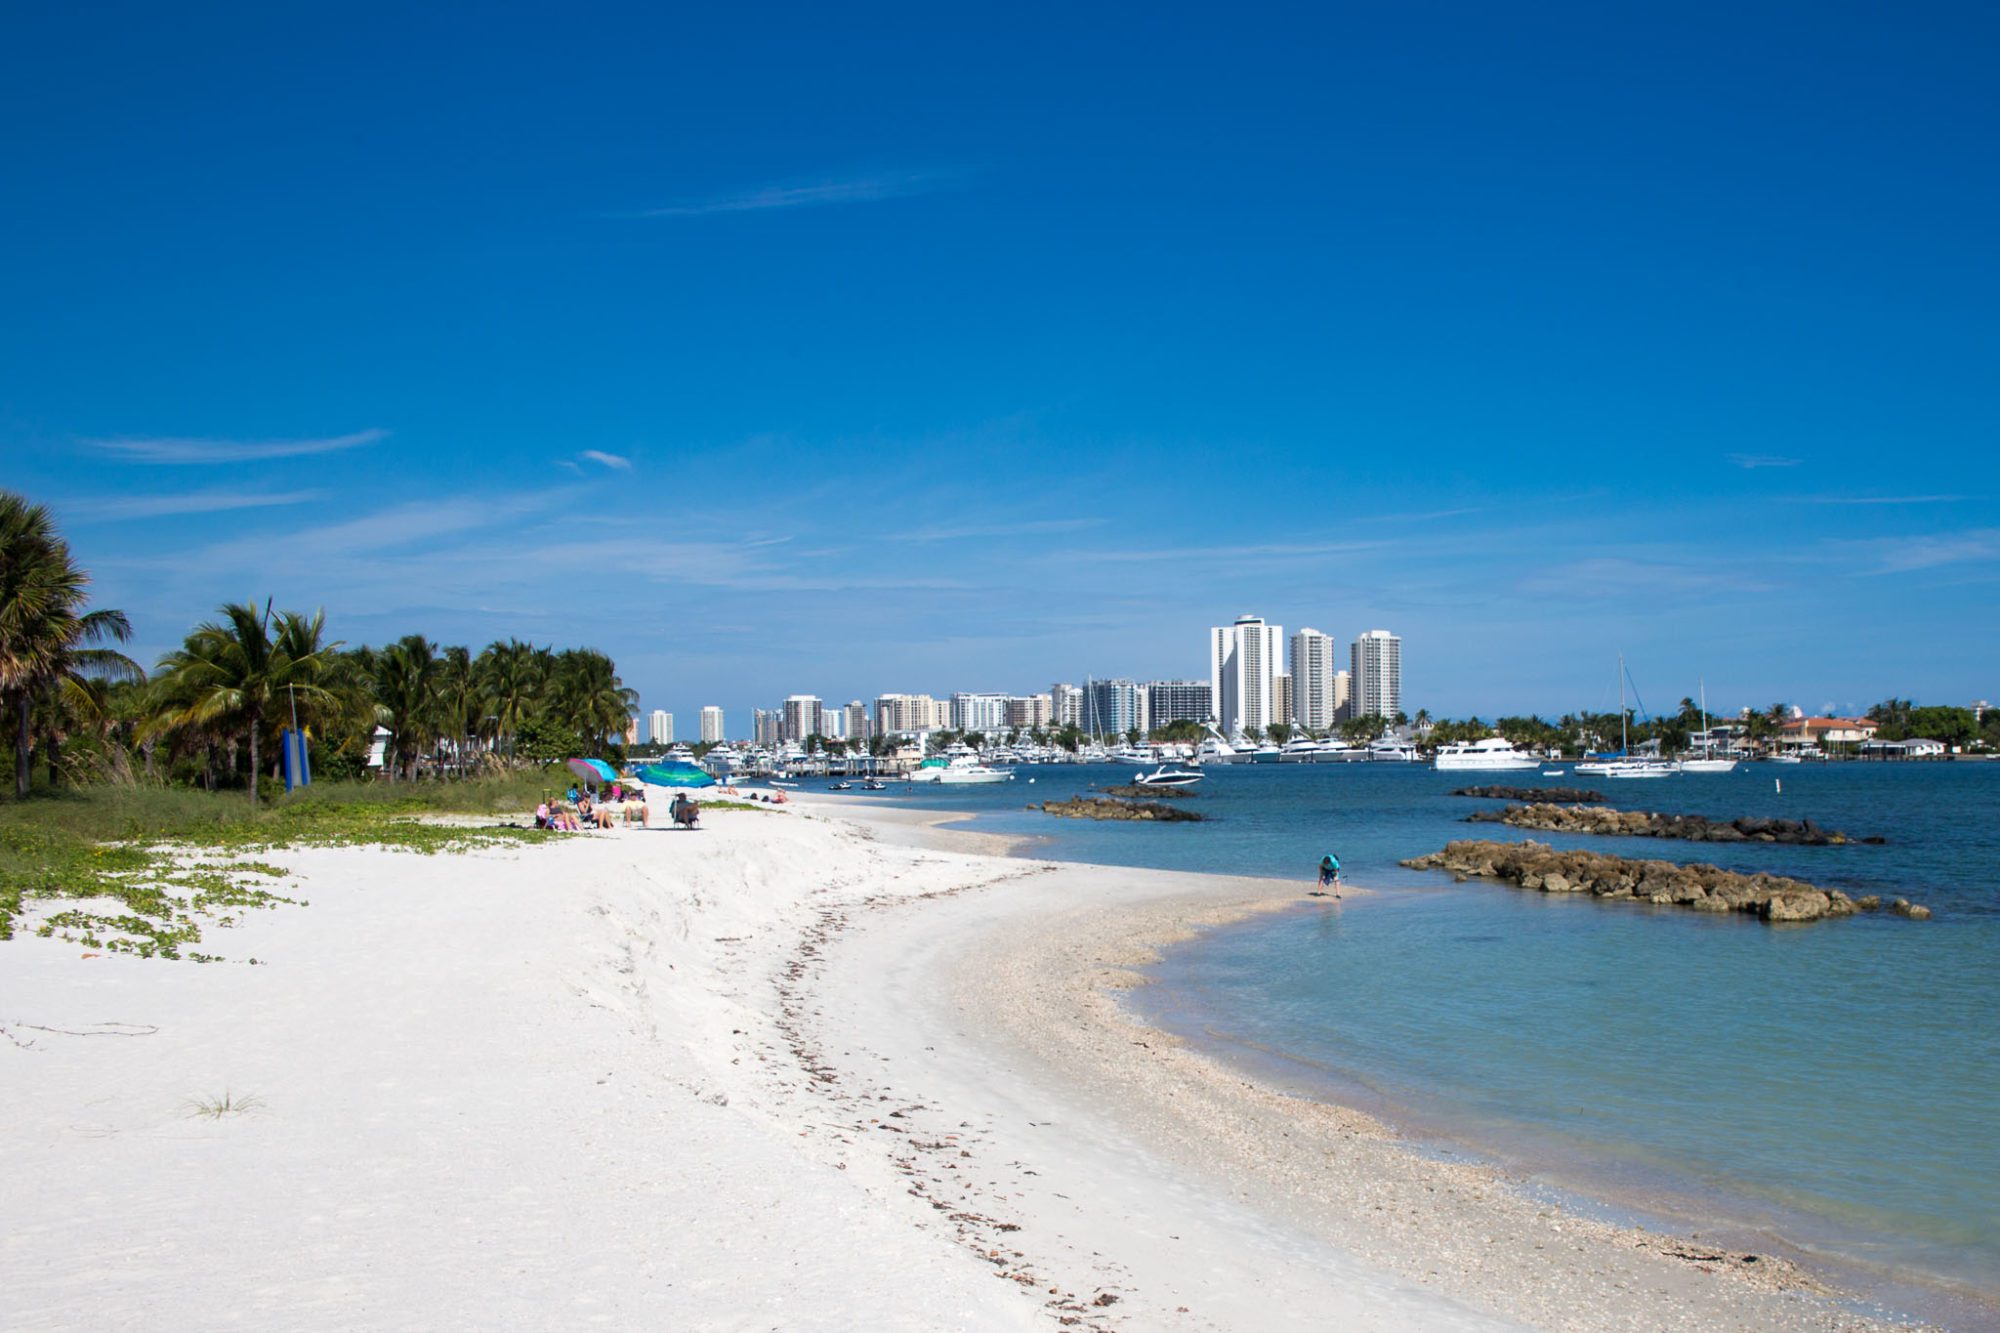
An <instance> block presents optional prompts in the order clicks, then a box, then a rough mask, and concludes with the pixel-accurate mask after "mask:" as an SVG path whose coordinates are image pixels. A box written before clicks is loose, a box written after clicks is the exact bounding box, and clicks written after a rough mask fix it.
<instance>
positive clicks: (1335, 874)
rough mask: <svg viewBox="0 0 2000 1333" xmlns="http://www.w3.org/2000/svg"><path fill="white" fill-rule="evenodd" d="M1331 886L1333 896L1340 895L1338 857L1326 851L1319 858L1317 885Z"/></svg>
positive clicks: (1322, 886)
mask: <svg viewBox="0 0 2000 1333" xmlns="http://www.w3.org/2000/svg"><path fill="white" fill-rule="evenodd" d="M1328 885H1332V886H1333V896H1334V897H1336V898H1338V897H1339V896H1340V858H1339V857H1337V856H1335V855H1334V854H1333V853H1332V852H1328V853H1327V854H1326V855H1325V856H1322V857H1321V858H1320V859H1319V886H1320V887H1321V888H1322V889H1323V888H1326V887H1327V886H1328Z"/></svg>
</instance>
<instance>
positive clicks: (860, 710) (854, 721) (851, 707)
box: [846, 699, 872, 741]
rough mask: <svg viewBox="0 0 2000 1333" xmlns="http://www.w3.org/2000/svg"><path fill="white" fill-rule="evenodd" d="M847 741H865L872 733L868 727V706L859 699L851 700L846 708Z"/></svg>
mask: <svg viewBox="0 0 2000 1333" xmlns="http://www.w3.org/2000/svg"><path fill="white" fill-rule="evenodd" d="M846 713H847V739H849V740H851V741H865V740H867V739H868V737H869V736H870V734H871V733H872V728H870V727H869V725H868V705H867V704H865V703H862V702H861V701H860V700H859V699H850V700H849V701H848V704H847V708H846Z"/></svg>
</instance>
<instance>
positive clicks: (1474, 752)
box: [1437, 736, 1542, 773]
mask: <svg viewBox="0 0 2000 1333" xmlns="http://www.w3.org/2000/svg"><path fill="white" fill-rule="evenodd" d="M1541 766H1542V761H1541V760H1540V759H1538V758H1536V757H1535V756H1534V755H1531V754H1528V753H1526V752H1524V751H1521V750H1517V749H1515V748H1514V742H1512V741H1510V740H1508V739H1507V738H1506V737H1504V736H1488V737H1487V738H1486V739H1485V740H1483V741H1473V742H1471V743H1470V744H1465V745H1446V746H1443V747H1442V748H1440V749H1439V750H1438V752H1437V769H1438V772H1440V773H1458V772H1466V773H1471V772H1480V773H1495V772H1500V771H1502V770H1508V769H1521V768H1540V767H1541Z"/></svg>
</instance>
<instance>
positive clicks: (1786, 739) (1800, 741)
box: [1778, 717, 1876, 754]
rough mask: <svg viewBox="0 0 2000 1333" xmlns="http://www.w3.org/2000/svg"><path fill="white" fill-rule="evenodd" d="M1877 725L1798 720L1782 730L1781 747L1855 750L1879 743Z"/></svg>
mask: <svg viewBox="0 0 2000 1333" xmlns="http://www.w3.org/2000/svg"><path fill="white" fill-rule="evenodd" d="M1875 725H1876V724H1875V723H1874V722H1872V721H1870V720H1869V719H1867V718H1865V717H1795V718H1793V719H1792V720H1791V721H1789V722H1787V723H1785V724H1784V726H1782V727H1780V728H1778V747H1779V748H1780V749H1784V750H1805V749H1813V748H1817V749H1820V750H1822V751H1825V752H1827V753H1829V754H1830V753H1832V752H1834V751H1835V750H1837V749H1845V750H1852V749H1854V748H1855V747H1857V746H1861V745H1866V744H1867V743H1868V742H1869V741H1872V740H1874V739H1875Z"/></svg>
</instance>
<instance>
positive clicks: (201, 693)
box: [0, 491, 637, 807]
mask: <svg viewBox="0 0 2000 1333" xmlns="http://www.w3.org/2000/svg"><path fill="white" fill-rule="evenodd" d="M89 585H90V576H89V575H88V574H87V573H85V572H84V571H83V570H81V569H79V568H78V567H77V565H76V563H75V561H74V559H73V558H72V555H71V552H70V549H69V545H68V543H67V542H65V541H64V540H63V539H62V537H61V536H60V535H59V534H58V533H57V531H56V527H55V521H54V519H53V517H52V516H51V515H50V513H49V511H48V510H47V509H46V508H45V507H44V506H41V505H36V504H31V503H29V502H28V501H27V500H26V499H24V498H22V497H21V496H19V495H15V494H13V493H11V492H7V491H0V703H4V708H0V744H5V745H6V746H8V747H9V748H11V749H12V750H13V753H14V760H15V770H14V773H15V781H14V795H15V798H16V799H25V798H26V797H27V796H28V795H29V794H30V790H31V787H32V773H33V769H34V767H35V764H34V760H35V759H36V758H41V759H43V760H44V761H45V767H46V770H47V778H46V785H47V786H49V787H60V786H72V787H74V786H87V785H91V784H110V785H127V786H131V785H139V786H145V785H164V786H169V787H172V786H197V785H198V786H200V787H201V788H202V789H203V790H205V791H211V792H213V791H219V790H224V789H235V790H240V791H242V792H244V793H245V794H246V795H247V797H248V801H247V804H249V805H251V806H253V807H254V806H256V805H257V804H258V803H259V801H260V800H261V799H262V797H263V793H264V790H265V789H266V788H268V787H271V786H274V785H276V784H277V782H278V780H279V776H280V770H279V763H278V745H277V741H278V731H279V729H280V728H282V727H286V726H289V725H292V724H293V723H294V722H296V724H297V725H298V726H300V727H301V728H303V729H304V730H305V731H306V733H307V735H308V736H309V737H310V738H311V740H312V762H313V770H314V775H315V777H318V778H321V779H335V780H338V779H341V778H353V777H360V776H362V775H363V774H365V773H367V772H368V771H369V768H368V761H369V755H370V750H371V747H372V746H373V744H374V742H375V740H376V733H377V728H378V727H380V728H384V729H385V730H386V733H387V736H386V746H385V750H386V753H385V759H386V763H385V764H384V765H383V767H382V770H381V771H382V775H383V776H384V777H386V778H387V779H388V780H389V781H390V782H391V783H397V782H402V781H408V780H411V779H421V778H438V777H453V778H457V777H465V776H470V775H476V774H493V773H501V772H505V771H508V770H509V769H512V768H515V767H517V766H522V765H534V764H541V763H548V762H552V761H555V760H560V759H566V758H569V757H571V756H574V755H580V754H587V755H608V756H612V757H617V756H618V754H619V753H620V748H619V747H620V746H621V745H622V744H623V740H624V736H625V731H626V725H627V723H628V721H629V720H630V715H631V710H632V707H633V705H634V704H635V703H636V701H637V696H636V695H635V694H634V693H633V692H632V691H631V690H629V689H627V688H625V686H624V684H623V682H621V681H620V680H619V679H618V673H617V669H616V667H615V666H614V665H613V663H612V661H611V659H610V658H609V657H607V656H605V655H604V654H603V653H601V652H598V651H596V650H595V649H590V648H570V649H563V650H561V651H556V650H554V649H550V648H542V647H537V646H535V645H533V644H528V643H523V642H521V641H519V640H517V639H508V640H505V641H504V642H495V643H492V644H489V645H487V647H486V648H485V649H484V650H483V651H482V652H480V653H478V654H477V655H475V654H474V653H473V652H472V651H471V650H470V649H468V648H464V647H450V646H447V647H440V646H438V645H436V644H433V643H432V642H431V641H430V640H429V639H427V638H425V637H424V636H423V635H421V634H408V635H405V636H403V637H402V638H400V639H398V640H396V641H395V642H394V643H391V644H389V645H388V646H386V647H383V648H379V649H377V648H369V647H360V648H352V649H349V648H346V646H345V645H344V644H343V643H342V642H341V641H339V640H335V639H331V638H329V637H328V626H327V620H326V615H325V613H324V612H323V611H315V612H312V613H311V614H306V613H303V612H299V611H286V610H280V609H275V608H274V607H273V606H272V605H271V604H270V603H269V602H266V603H265V604H264V606H263V607H262V608H261V609H260V608H259V607H258V606H257V604H256V603H255V602H254V601H253V602H246V603H231V604H229V605H227V606H223V607H221V608H220V609H219V611H218V613H217V616H216V618H215V619H214V620H210V621H205V622H203V623H202V624H200V625H197V626H196V627H195V628H194V629H193V630H191V631H190V632H189V633H188V634H187V635H186V637H185V639H184V640H183V641H182V643H181V645H180V647H178V648H175V649H173V650H172V651H170V652H168V653H166V654H165V655H164V656H162V657H161V659H160V661H159V663H158V665H157V666H156V668H155V670H154V673H153V675H152V677H151V678H150V679H149V678H148V677H147V674H146V672H145V671H144V670H143V669H141V668H140V666H139V664H138V663H136V662H134V661H132V660H131V659H130V658H128V657H126V656H124V655H123V654H122V653H118V652H116V651H113V650H111V649H109V648H106V647H102V646H99V645H102V644H104V643H107V642H125V641H128V640H129V639H130V638H131V633H132V630H131V625H130V624H129V622H128V621H127V620H126V618H125V616H124V614H123V613H122V612H118V611H113V610H104V609H97V610H92V609H90V608H89V607H88V605H87V597H86V595H87V593H88V590H89Z"/></svg>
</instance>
